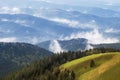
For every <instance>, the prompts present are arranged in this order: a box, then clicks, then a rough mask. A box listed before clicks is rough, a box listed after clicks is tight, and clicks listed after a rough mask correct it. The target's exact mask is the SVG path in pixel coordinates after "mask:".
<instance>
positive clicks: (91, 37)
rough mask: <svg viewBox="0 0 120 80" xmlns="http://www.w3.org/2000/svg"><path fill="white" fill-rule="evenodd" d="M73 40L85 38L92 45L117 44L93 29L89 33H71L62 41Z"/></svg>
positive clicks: (115, 40) (116, 40) (114, 40)
mask: <svg viewBox="0 0 120 80" xmlns="http://www.w3.org/2000/svg"><path fill="white" fill-rule="evenodd" d="M73 38H86V39H88V41H89V43H92V44H101V43H117V42H119V40H118V39H116V38H108V37H104V36H103V34H102V33H100V32H99V31H98V29H94V30H93V31H90V32H82V33H73V34H71V35H70V36H68V37H65V38H64V39H73Z"/></svg>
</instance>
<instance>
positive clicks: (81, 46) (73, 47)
mask: <svg viewBox="0 0 120 80" xmlns="http://www.w3.org/2000/svg"><path fill="white" fill-rule="evenodd" d="M56 42H57V43H56ZM56 44H58V45H59V49H60V50H58V52H61V51H78V50H85V49H87V47H88V45H89V46H90V44H89V43H88V40H87V39H84V38H78V39H71V40H51V41H45V42H41V43H39V44H38V46H40V47H42V48H45V49H47V50H49V51H52V50H53V49H52V50H51V47H53V48H54V50H56V49H57V48H58V46H57V45H56ZM50 45H52V46H50ZM89 48H90V47H89ZM91 48H92V47H91ZM53 52H54V51H53ZM55 52H57V51H55Z"/></svg>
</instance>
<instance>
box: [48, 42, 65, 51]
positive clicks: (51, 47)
mask: <svg viewBox="0 0 120 80" xmlns="http://www.w3.org/2000/svg"><path fill="white" fill-rule="evenodd" d="M49 50H50V51H52V52H54V53H59V52H63V51H64V50H63V49H62V48H61V46H60V44H59V42H58V41H57V40H53V41H51V44H50V45H49Z"/></svg>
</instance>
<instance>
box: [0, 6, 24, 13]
mask: <svg viewBox="0 0 120 80" xmlns="http://www.w3.org/2000/svg"><path fill="white" fill-rule="evenodd" d="M0 13H1V14H19V13H23V12H22V11H21V9H20V8H18V7H12V8H10V7H7V6H3V7H1V8H0Z"/></svg>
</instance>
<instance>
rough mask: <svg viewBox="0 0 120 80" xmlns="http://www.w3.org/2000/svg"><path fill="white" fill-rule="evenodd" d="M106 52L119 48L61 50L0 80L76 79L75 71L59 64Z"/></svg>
mask: <svg viewBox="0 0 120 80" xmlns="http://www.w3.org/2000/svg"><path fill="white" fill-rule="evenodd" d="M106 52H119V50H115V49H105V48H99V49H98V48H96V49H91V50H86V51H77V52H71V51H68V52H61V53H60V54H53V55H52V56H50V57H46V58H44V59H41V60H40V61H38V62H35V63H32V64H30V65H26V66H25V67H24V68H22V69H20V70H17V71H14V72H12V73H10V74H9V75H7V76H4V77H3V78H1V79H0V80H76V74H75V73H74V71H72V70H69V69H63V68H60V67H59V66H60V65H62V64H63V63H66V62H69V61H71V60H74V59H77V58H81V57H85V56H88V55H92V54H97V53H106ZM94 64H95V63H94V61H91V65H90V66H91V67H93V66H94Z"/></svg>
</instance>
